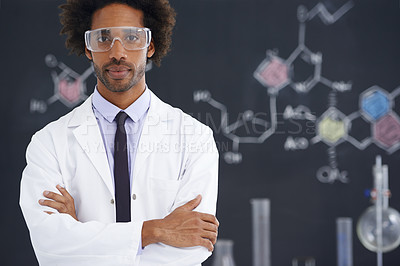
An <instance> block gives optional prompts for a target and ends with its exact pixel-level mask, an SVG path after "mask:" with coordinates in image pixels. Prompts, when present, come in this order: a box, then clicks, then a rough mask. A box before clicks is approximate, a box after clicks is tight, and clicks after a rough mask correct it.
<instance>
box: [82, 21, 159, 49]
mask: <svg viewBox="0 0 400 266" xmlns="http://www.w3.org/2000/svg"><path fill="white" fill-rule="evenodd" d="M115 40H118V41H119V42H120V43H121V44H122V46H123V47H124V48H125V49H126V50H142V49H145V48H147V47H149V45H150V41H151V31H150V29H148V28H138V27H110V28H101V29H95V30H88V31H86V32H85V43H86V47H87V49H88V50H90V51H92V52H107V51H109V50H110V49H111V48H112V47H113V46H114V43H115Z"/></svg>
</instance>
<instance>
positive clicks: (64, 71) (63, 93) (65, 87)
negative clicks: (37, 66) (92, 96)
mask: <svg viewBox="0 0 400 266" xmlns="http://www.w3.org/2000/svg"><path fill="white" fill-rule="evenodd" d="M45 62H46V65H47V66H48V67H50V68H53V69H54V68H58V69H60V70H61V72H60V73H57V71H56V70H53V71H52V72H51V77H52V79H53V83H54V95H53V96H51V97H50V98H49V99H48V100H47V101H42V100H35V99H31V103H30V111H31V113H34V112H39V113H45V112H46V111H47V107H48V105H50V104H52V103H54V102H56V101H60V102H61V103H63V104H64V105H65V106H66V107H68V108H73V107H75V106H76V105H77V104H79V103H81V102H82V101H84V100H85V99H86V98H87V97H88V96H87V95H86V79H87V78H88V77H89V76H90V75H92V73H93V68H92V67H89V68H88V69H86V70H85V72H84V73H83V74H82V75H79V74H78V73H76V72H75V71H74V70H72V69H71V68H70V67H68V66H67V65H65V64H64V63H63V62H59V61H58V60H57V58H56V57H55V56H54V55H52V54H48V55H47V56H46V57H45Z"/></svg>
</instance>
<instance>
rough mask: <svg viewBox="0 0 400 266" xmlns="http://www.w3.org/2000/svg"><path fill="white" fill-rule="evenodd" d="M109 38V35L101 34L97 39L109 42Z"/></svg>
mask: <svg viewBox="0 0 400 266" xmlns="http://www.w3.org/2000/svg"><path fill="white" fill-rule="evenodd" d="M109 40H110V39H109V38H108V37H107V36H100V37H98V38H97V41H98V42H99V43H103V42H107V41H109Z"/></svg>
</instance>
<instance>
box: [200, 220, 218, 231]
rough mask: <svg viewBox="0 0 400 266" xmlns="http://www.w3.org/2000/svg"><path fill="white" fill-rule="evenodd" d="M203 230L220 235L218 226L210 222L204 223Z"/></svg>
mask: <svg viewBox="0 0 400 266" xmlns="http://www.w3.org/2000/svg"><path fill="white" fill-rule="evenodd" d="M202 228H203V230H205V231H210V232H214V233H218V226H216V225H215V224H212V223H208V222H204V221H203V223H202Z"/></svg>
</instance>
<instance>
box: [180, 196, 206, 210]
mask: <svg viewBox="0 0 400 266" xmlns="http://www.w3.org/2000/svg"><path fill="white" fill-rule="evenodd" d="M200 202H201V195H197V197H196V198H194V199H192V200H191V201H189V202H188V203H186V204H185V205H182V206H181V207H179V208H180V209H183V210H186V211H191V210H193V209H194V208H196V207H197V206H199V204H200Z"/></svg>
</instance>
